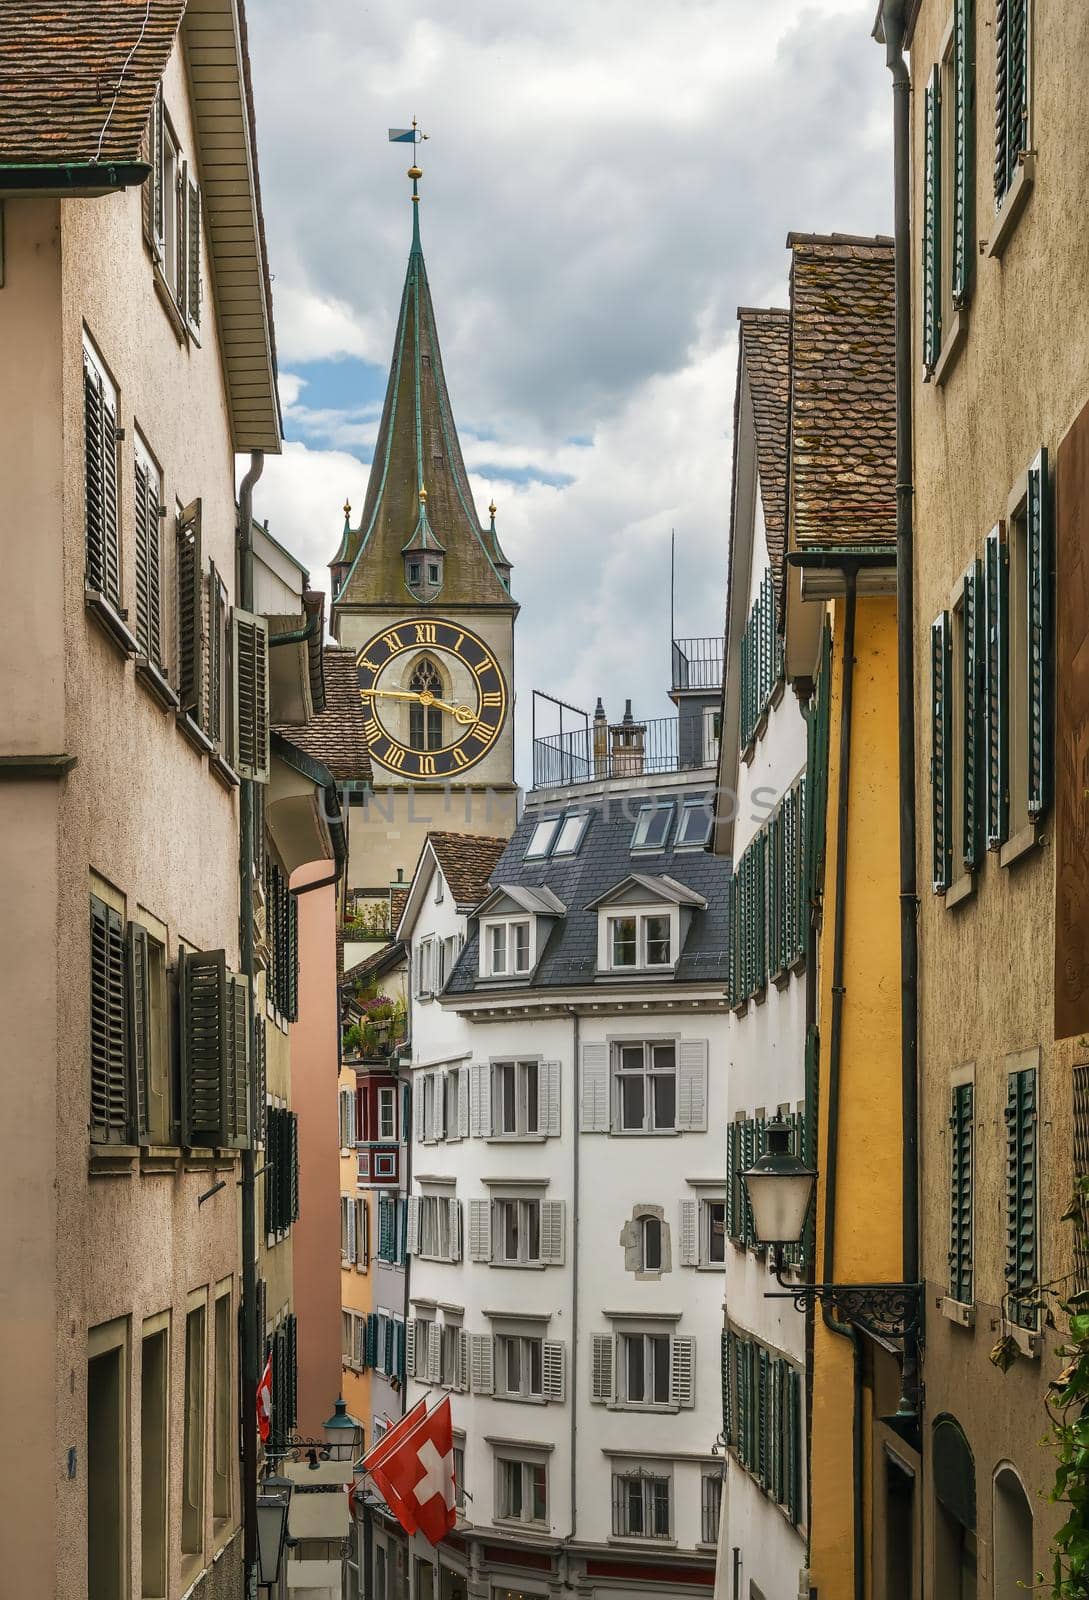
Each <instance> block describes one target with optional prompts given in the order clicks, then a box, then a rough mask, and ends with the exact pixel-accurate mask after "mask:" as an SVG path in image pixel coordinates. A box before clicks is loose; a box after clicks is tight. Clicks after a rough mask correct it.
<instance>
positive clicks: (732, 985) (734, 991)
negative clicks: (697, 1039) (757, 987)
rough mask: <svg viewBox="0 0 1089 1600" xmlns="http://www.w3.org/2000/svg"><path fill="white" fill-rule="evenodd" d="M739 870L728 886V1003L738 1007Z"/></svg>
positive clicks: (734, 873)
mask: <svg viewBox="0 0 1089 1600" xmlns="http://www.w3.org/2000/svg"><path fill="white" fill-rule="evenodd" d="M737 883H738V879H737V870H736V867H735V868H734V869H733V870H731V873H730V882H729V884H728V886H727V890H726V894H727V903H728V906H729V918H730V926H729V930H728V933H727V945H726V956H727V967H726V1003H727V1005H729V1006H731V1007H732V1006H736V1005H737V1004H738V1002H739V1000H740V998H741V994H740V985H739V981H738V965H737V941H738V895H737Z"/></svg>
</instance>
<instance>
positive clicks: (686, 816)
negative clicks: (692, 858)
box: [676, 795, 711, 850]
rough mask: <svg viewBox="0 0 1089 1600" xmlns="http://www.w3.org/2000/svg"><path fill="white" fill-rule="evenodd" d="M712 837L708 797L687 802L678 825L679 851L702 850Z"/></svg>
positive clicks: (677, 843) (677, 842) (677, 845)
mask: <svg viewBox="0 0 1089 1600" xmlns="http://www.w3.org/2000/svg"><path fill="white" fill-rule="evenodd" d="M710 837H711V807H710V803H709V802H708V800H707V798H706V796H702V795H701V796H700V798H699V799H698V800H686V801H685V803H684V809H683V810H682V812H681V820H680V822H679V823H678V824H677V840H676V848H677V849H678V850H696V849H702V848H703V846H704V845H705V844H706V843H707V841H708V839H709V838H710Z"/></svg>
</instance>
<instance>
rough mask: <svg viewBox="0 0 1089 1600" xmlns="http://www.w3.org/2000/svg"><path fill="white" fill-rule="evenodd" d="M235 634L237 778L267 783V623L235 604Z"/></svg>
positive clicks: (235, 744)
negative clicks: (241, 609)
mask: <svg viewBox="0 0 1089 1600" xmlns="http://www.w3.org/2000/svg"><path fill="white" fill-rule="evenodd" d="M232 631H233V635H234V750H235V767H236V770H237V772H238V775H239V777H240V778H252V779H253V780H254V781H255V782H256V783H267V782H268V761H269V753H268V622H267V620H266V619H265V618H264V617H259V616H256V615H255V614H254V613H253V612H252V611H240V610H239V608H238V607H237V606H236V607H235V609H234V614H233V618H232Z"/></svg>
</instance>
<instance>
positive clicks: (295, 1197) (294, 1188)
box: [287, 1111, 299, 1223]
mask: <svg viewBox="0 0 1089 1600" xmlns="http://www.w3.org/2000/svg"><path fill="white" fill-rule="evenodd" d="M287 1119H288V1127H289V1129H290V1131H291V1211H290V1213H289V1215H288V1218H287V1220H288V1223H292V1222H298V1220H299V1119H298V1117H297V1116H296V1115H295V1113H294V1111H289V1112H288V1113H287Z"/></svg>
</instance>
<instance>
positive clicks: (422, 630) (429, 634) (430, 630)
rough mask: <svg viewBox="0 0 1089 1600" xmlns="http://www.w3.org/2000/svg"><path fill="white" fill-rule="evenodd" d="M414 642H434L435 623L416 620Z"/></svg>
mask: <svg viewBox="0 0 1089 1600" xmlns="http://www.w3.org/2000/svg"><path fill="white" fill-rule="evenodd" d="M416 643H417V644H434V643H435V624H434V623H433V622H417V623H416Z"/></svg>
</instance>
